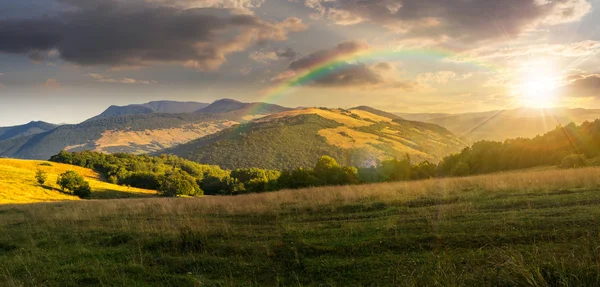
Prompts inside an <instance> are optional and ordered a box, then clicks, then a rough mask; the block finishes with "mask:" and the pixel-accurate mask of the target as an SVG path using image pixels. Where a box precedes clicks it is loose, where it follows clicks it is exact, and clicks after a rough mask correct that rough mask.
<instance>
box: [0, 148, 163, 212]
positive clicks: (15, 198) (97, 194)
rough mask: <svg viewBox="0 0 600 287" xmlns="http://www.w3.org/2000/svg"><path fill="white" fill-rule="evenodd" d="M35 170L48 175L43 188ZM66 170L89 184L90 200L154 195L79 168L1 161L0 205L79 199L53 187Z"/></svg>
mask: <svg viewBox="0 0 600 287" xmlns="http://www.w3.org/2000/svg"><path fill="white" fill-rule="evenodd" d="M40 164H45V165H40ZM48 165H49V166H48ZM38 168H39V169H41V170H44V171H45V172H46V173H47V174H48V180H47V181H46V184H45V185H44V186H41V185H39V184H38V183H37V182H36V180H35V172H36V170H37V169H38ZM67 170H73V171H76V172H77V173H79V174H81V175H82V176H84V177H85V178H86V180H88V181H89V183H90V186H91V187H92V198H93V199H106V198H129V197H149V196H154V195H156V192H155V191H149V190H143V189H138V188H131V187H125V186H118V185H114V184H110V183H107V182H105V181H104V180H103V179H102V178H101V176H100V175H99V174H98V173H96V172H94V171H92V170H90V169H86V168H82V167H77V166H71V165H66V164H60V163H50V162H44V161H35V160H16V159H0V204H16V203H33V202H47V201H64V200H79V198H78V197H76V196H71V195H69V194H65V193H62V192H61V191H60V190H59V187H58V185H57V184H56V178H57V177H58V175H60V174H61V173H64V172H66V171H67Z"/></svg>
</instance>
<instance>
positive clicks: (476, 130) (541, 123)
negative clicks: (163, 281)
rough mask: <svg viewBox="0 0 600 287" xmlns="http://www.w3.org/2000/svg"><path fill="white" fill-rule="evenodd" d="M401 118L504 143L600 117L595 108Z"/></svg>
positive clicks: (468, 137) (404, 115)
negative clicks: (507, 140) (504, 141)
mask: <svg viewBox="0 0 600 287" xmlns="http://www.w3.org/2000/svg"><path fill="white" fill-rule="evenodd" d="M397 115H398V116H400V117H402V118H405V119H408V120H415V121H423V122H428V123H433V124H436V125H440V126H443V127H445V128H447V129H448V130H450V131H451V132H452V133H454V134H456V135H457V136H459V137H461V138H462V139H464V140H466V141H469V142H476V141H479V140H495V141H503V140H505V139H508V138H517V137H526V138H530V137H535V136H536V135H539V134H543V133H545V132H548V131H551V130H553V129H554V128H555V127H556V126H557V125H566V124H568V123H570V122H574V123H576V124H580V123H582V122H584V121H593V120H595V119H598V118H600V110H594V109H565V108H555V109H544V110H536V109H526V108H521V109H512V110H499V111H489V112H479V113H462V114H428V113H423V114H408V113H397Z"/></svg>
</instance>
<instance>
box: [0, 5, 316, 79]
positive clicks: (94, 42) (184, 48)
mask: <svg viewBox="0 0 600 287" xmlns="http://www.w3.org/2000/svg"><path fill="white" fill-rule="evenodd" d="M61 2H62V3H66V4H70V6H68V9H65V10H64V12H63V13H62V14H61V15H60V16H58V17H48V18H40V19H17V20H15V19H5V20H0V52H4V53H14V54H28V55H40V53H41V52H48V51H50V50H57V51H58V52H59V53H60V57H61V58H62V59H64V60H66V61H69V62H72V63H75V64H79V65H110V66H146V65H151V64H155V63H174V64H183V65H186V66H190V67H195V68H201V69H214V68H217V67H219V66H220V65H221V64H222V63H223V62H224V61H225V60H226V55H227V54H230V53H233V52H238V51H243V50H245V49H246V48H248V47H249V46H251V45H253V44H255V43H264V42H266V41H282V40H285V39H286V38H287V34H288V33H289V32H293V31H301V30H304V29H305V28H306V27H305V25H304V24H303V23H302V22H301V21H300V20H299V19H296V18H288V19H286V20H284V21H282V22H269V21H265V20H263V19H261V18H258V17H256V16H253V15H248V14H245V15H243V14H232V13H231V11H230V10H228V9H216V8H193V9H180V8H176V7H170V6H169V7H167V6H160V5H158V4H148V3H146V2H143V1H136V0H132V1H111V0H95V1H73V0H61Z"/></svg>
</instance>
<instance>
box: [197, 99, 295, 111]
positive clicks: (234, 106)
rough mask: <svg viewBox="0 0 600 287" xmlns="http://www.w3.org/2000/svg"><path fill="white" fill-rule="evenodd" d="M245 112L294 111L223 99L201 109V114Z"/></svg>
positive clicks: (272, 105)
mask: <svg viewBox="0 0 600 287" xmlns="http://www.w3.org/2000/svg"><path fill="white" fill-rule="evenodd" d="M237 110H243V111H246V112H247V114H249V115H269V114H275V113H280V112H285V111H290V110H292V109H291V108H286V107H282V106H279V105H274V104H267V103H242V102H239V101H236V100H232V99H221V100H218V101H215V102H214V103H212V104H210V105H208V106H206V107H204V108H202V109H199V110H198V111H197V112H199V113H227V112H231V111H237Z"/></svg>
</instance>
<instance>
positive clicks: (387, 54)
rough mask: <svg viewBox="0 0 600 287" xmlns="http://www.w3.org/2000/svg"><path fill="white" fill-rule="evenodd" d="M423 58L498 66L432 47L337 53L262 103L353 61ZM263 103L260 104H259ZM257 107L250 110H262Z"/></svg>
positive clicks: (270, 92)
mask: <svg viewBox="0 0 600 287" xmlns="http://www.w3.org/2000/svg"><path fill="white" fill-rule="evenodd" d="M415 58H423V59H430V60H437V61H442V60H446V59H452V60H453V61H454V62H457V63H465V64H469V65H473V66H478V67H483V68H486V69H489V70H496V69H497V68H496V67H494V66H492V65H489V64H486V63H483V62H481V61H478V60H475V59H469V58H466V57H462V56H460V55H459V54H457V53H456V52H453V51H450V50H432V49H404V50H368V51H364V50H363V51H350V52H346V53H341V54H336V55H335V56H332V57H329V58H324V59H321V60H320V61H315V63H312V65H310V66H309V67H307V68H304V69H302V70H300V71H295V73H294V74H293V75H292V76H291V77H290V78H288V79H286V80H284V81H282V82H280V83H279V84H277V85H276V86H273V87H270V88H268V89H267V90H265V91H264V92H262V93H261V96H260V98H259V102H263V103H275V102H277V101H278V100H280V99H281V98H282V97H283V96H285V95H287V94H289V93H290V92H291V91H293V90H294V89H296V88H298V87H302V86H305V85H307V84H309V83H311V82H313V81H315V80H318V79H321V78H323V77H326V76H328V75H330V74H332V73H335V72H337V71H340V70H343V69H345V68H347V67H348V64H349V63H367V64H368V63H376V62H378V61H383V60H387V61H390V60H391V61H393V60H405V59H415ZM257 106H259V105H257ZM257 106H255V107H254V108H253V110H251V111H250V112H255V110H258V109H260V107H257Z"/></svg>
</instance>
